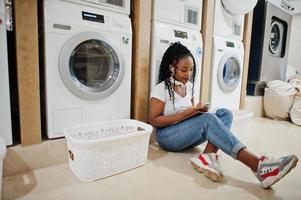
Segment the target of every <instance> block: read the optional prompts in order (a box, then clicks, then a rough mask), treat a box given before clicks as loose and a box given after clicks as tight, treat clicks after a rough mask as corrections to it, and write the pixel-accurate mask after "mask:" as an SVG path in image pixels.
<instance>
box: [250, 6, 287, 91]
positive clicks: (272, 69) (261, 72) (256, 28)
mask: <svg viewBox="0 0 301 200" xmlns="http://www.w3.org/2000/svg"><path fill="white" fill-rule="evenodd" d="M291 22H292V16H291V15H290V14H289V13H288V12H286V11H285V10H283V9H282V8H280V7H278V6H277V5H274V4H273V3H272V2H271V1H265V0H261V1H259V2H258V4H257V5H256V7H255V10H254V14H253V24H252V36H251V37H252V41H251V50H250V61H249V73H248V86H247V94H248V95H263V91H264V90H263V88H264V86H265V82H266V81H272V80H283V81H285V77H286V68H287V59H288V45H289V36H290V30H291Z"/></svg>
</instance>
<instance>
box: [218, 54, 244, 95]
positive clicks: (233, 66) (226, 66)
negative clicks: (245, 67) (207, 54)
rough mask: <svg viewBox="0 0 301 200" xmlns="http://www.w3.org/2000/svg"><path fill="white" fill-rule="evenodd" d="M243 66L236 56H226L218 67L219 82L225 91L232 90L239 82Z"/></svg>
mask: <svg viewBox="0 0 301 200" xmlns="http://www.w3.org/2000/svg"><path fill="white" fill-rule="evenodd" d="M240 74H241V66H240V62H239V61H238V59H237V58H236V57H235V56H227V57H224V58H223V59H222V61H221V63H220V66H219V69H218V83H219V86H220V88H221V89H222V90H223V91H224V92H232V91H233V90H234V89H235V88H236V87H237V86H238V84H239V81H240V76H241V75H240Z"/></svg>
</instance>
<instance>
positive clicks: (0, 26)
mask: <svg viewBox="0 0 301 200" xmlns="http://www.w3.org/2000/svg"><path fill="white" fill-rule="evenodd" d="M0 95H1V98H0V99H1V100H0V124H1V125H0V137H1V138H3V139H4V141H5V143H6V145H11V144H12V125H11V109H10V92H9V73H8V57H7V35H6V17H5V4H4V0H1V1H0Z"/></svg>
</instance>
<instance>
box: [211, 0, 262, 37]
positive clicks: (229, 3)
mask: <svg viewBox="0 0 301 200" xmlns="http://www.w3.org/2000/svg"><path fill="white" fill-rule="evenodd" d="M256 3H257V0H248V1H240V0H215V12H214V33H213V34H215V35H221V36H224V37H227V38H232V39H236V40H242V38H243V27H244V14H246V13H248V12H250V11H252V9H253V8H254V7H255V5H256Z"/></svg>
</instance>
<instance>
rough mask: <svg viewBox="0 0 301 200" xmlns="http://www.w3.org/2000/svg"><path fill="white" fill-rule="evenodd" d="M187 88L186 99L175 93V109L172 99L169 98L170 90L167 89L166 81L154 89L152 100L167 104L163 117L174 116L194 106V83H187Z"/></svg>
mask: <svg viewBox="0 0 301 200" xmlns="http://www.w3.org/2000/svg"><path fill="white" fill-rule="evenodd" d="M186 87H187V88H186V96H184V97H182V96H180V95H179V94H177V93H176V92H175V101H174V105H175V107H173V103H172V99H170V97H169V93H168V89H167V88H166V89H165V84H164V81H163V82H161V83H159V84H158V85H156V86H155V87H154V88H153V90H152V92H151V98H152V97H154V98H157V99H159V100H160V101H162V102H164V103H165V106H164V111H163V115H172V114H174V113H177V112H180V111H183V110H185V109H186V108H189V107H191V106H192V103H191V99H192V83H191V82H188V83H186Z"/></svg>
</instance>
